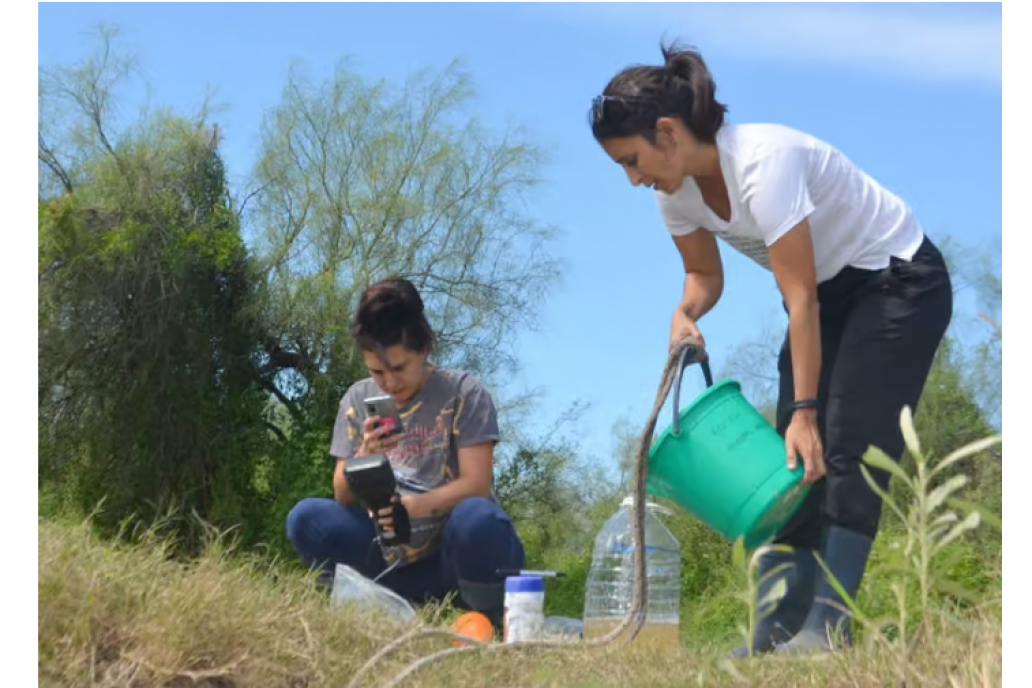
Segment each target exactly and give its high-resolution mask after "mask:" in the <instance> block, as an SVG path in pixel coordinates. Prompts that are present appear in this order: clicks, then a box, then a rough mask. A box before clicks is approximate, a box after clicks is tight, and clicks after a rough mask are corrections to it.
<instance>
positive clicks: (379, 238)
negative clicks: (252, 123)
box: [249, 64, 558, 423]
mask: <svg viewBox="0 0 1032 688" xmlns="http://www.w3.org/2000/svg"><path fill="white" fill-rule="evenodd" d="M473 95H474V94H473V89H472V85H471V81H470V78H469V76H468V75H467V74H466V73H465V72H463V71H462V70H461V69H459V68H458V67H457V66H455V65H452V66H451V67H449V68H448V69H445V70H444V71H443V72H441V73H439V74H431V73H427V72H421V73H418V74H417V75H416V76H415V77H414V78H413V79H412V80H411V81H409V82H408V83H407V84H406V85H405V86H404V88H402V89H401V90H400V91H397V92H395V91H394V90H393V89H391V88H389V87H388V86H387V85H386V84H385V83H383V82H379V83H367V82H366V81H364V80H363V79H362V78H360V77H359V76H358V75H356V74H355V73H353V72H351V71H349V70H348V69H347V68H346V65H344V64H342V65H340V66H339V67H338V69H337V70H336V71H335V73H334V74H333V75H332V76H331V77H330V78H329V79H327V80H326V81H324V82H322V83H319V84H312V83H311V82H310V81H309V80H308V79H306V78H305V77H304V76H303V74H302V73H301V71H300V70H299V69H295V70H293V71H292V72H291V74H290V75H289V77H288V80H287V84H286V86H285V87H284V90H283V100H282V102H281V103H280V105H279V106H278V107H277V108H275V109H274V110H273V111H272V112H270V114H269V115H268V116H267V117H266V119H265V121H264V124H263V127H262V149H261V155H260V159H259V162H258V164H257V168H256V170H255V175H254V176H255V183H256V188H257V191H256V192H255V196H254V205H253V208H254V210H253V212H252V213H251V214H250V215H249V217H250V219H251V221H252V222H253V226H254V230H255V236H256V250H257V252H258V255H259V257H260V260H261V262H262V265H263V267H264V270H265V272H266V275H267V279H266V283H265V286H266V289H265V299H264V303H263V307H264V309H265V317H266V319H267V322H268V324H269V328H270V339H269V341H268V343H267V345H266V352H267V354H268V362H269V365H270V369H273V370H275V371H276V375H275V376H274V378H273V380H274V382H275V384H276V385H278V386H280V387H281V388H283V392H284V395H285V396H289V397H290V398H292V399H294V400H295V403H297V404H298V405H299V406H303V405H305V404H307V403H308V402H309V401H312V402H313V404H311V405H309V408H319V409H326V410H328V411H329V410H332V409H333V407H334V403H335V402H336V400H337V399H339V398H340V395H341V393H342V389H341V388H342V387H343V386H345V384H344V383H347V382H350V380H349V376H348V375H347V374H343V371H345V370H346V369H347V368H348V365H349V360H350V358H351V357H352V354H353V352H352V351H351V345H350V338H349V336H348V334H347V323H348V322H349V319H350V316H351V313H352V312H353V309H354V307H355V305H356V300H357V295H358V293H359V292H360V291H361V290H362V289H363V288H364V287H365V286H366V285H368V284H369V283H371V282H372V281H374V280H376V279H379V278H382V277H385V276H388V275H401V276H404V277H407V278H409V279H411V280H413V281H414V282H415V284H416V285H417V287H418V288H419V289H420V291H421V293H422V294H423V297H424V300H425V302H426V306H427V312H428V316H429V319H430V321H431V323H432V324H433V325H434V326H435V328H436V330H437V332H438V335H439V339H440V351H439V355H438V358H439V361H440V362H442V363H443V364H446V365H456V366H460V367H464V368H467V369H470V370H472V371H474V372H476V373H478V374H480V375H481V376H482V377H484V378H485V380H486V381H492V380H495V379H499V378H501V377H502V376H504V375H505V374H507V373H509V372H512V371H513V369H514V367H515V355H514V351H513V348H512V345H513V343H514V339H515V334H516V333H517V332H518V331H519V329H520V328H522V327H527V326H531V325H533V323H534V322H535V315H536V308H537V306H538V304H539V303H540V301H541V299H542V297H543V296H544V295H545V294H546V293H547V291H548V289H549V288H550V287H551V286H552V285H553V284H554V283H555V280H556V279H557V277H558V264H557V262H556V261H555V260H554V259H553V258H552V257H550V256H549V255H548V254H547V253H546V250H545V249H546V247H547V245H548V243H549V242H550V241H551V239H552V238H553V237H554V229H553V228H551V227H548V226H544V225H541V224H539V223H538V222H536V221H535V220H534V219H533V218H532V217H531V216H530V215H529V213H528V209H527V206H526V200H527V198H526V195H527V193H528V192H529V191H530V190H531V189H532V188H533V187H534V186H535V184H536V183H537V181H538V178H537V174H538V168H539V167H540V165H541V162H542V159H543V158H542V154H541V151H540V150H538V149H536V148H535V147H533V146H531V145H530V144H529V143H527V142H526V141H524V140H523V139H522V138H521V137H520V136H519V135H518V133H517V132H505V133H502V134H500V135H498V134H494V133H493V132H490V131H488V130H487V129H485V128H484V127H482V126H481V125H480V124H479V123H478V122H477V121H476V120H475V119H473V118H472V117H470V116H468V115H466V114H465V109H466V108H467V106H468V105H470V103H471V101H472V98H473ZM288 389H289V391H288ZM321 415H322V416H323V417H320V419H319V422H320V423H325V422H326V421H327V420H329V419H328V418H326V417H324V416H325V414H321Z"/></svg>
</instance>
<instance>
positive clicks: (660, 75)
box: [591, 44, 727, 143]
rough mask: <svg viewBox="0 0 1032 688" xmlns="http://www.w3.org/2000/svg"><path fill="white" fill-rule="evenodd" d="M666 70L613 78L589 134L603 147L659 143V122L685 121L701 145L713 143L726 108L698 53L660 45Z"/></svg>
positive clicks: (637, 69)
mask: <svg viewBox="0 0 1032 688" xmlns="http://www.w3.org/2000/svg"><path fill="white" fill-rule="evenodd" d="M660 49H661V50H662V53H663V65H662V66H658V65H657V66H647V65H635V66H631V67H627V68H626V69H624V70H623V71H621V72H620V73H619V74H617V75H616V76H614V77H613V78H612V79H611V80H610V81H609V83H608V84H607V85H606V88H605V90H603V92H602V97H601V98H599V99H596V106H595V107H593V108H592V117H591V128H592V133H593V134H594V135H595V139H596V140H598V141H599V142H601V141H604V140H606V139H611V138H623V137H627V136H636V135H638V136H643V137H645V138H646V139H648V140H649V141H650V142H652V143H655V127H656V120H658V119H659V118H660V117H677V118H679V119H681V120H682V121H683V122H684V124H685V127H687V128H688V131H690V132H691V133H692V135H693V136H695V138H696V139H698V140H699V141H700V142H701V143H714V142H715V141H716V139H717V132H718V131H720V128H721V127H722V126H724V114H725V113H726V112H727V106H726V105H724V104H723V103H720V102H719V101H717V99H716V93H717V86H716V84H715V83H714V82H713V77H712V75H710V71H709V68H708V67H707V66H706V62H705V61H704V60H703V59H702V55H701V54H699V52H698V51H697V50H694V49H690V48H682V47H679V46H678V45H676V44H673V45H662V46H660Z"/></svg>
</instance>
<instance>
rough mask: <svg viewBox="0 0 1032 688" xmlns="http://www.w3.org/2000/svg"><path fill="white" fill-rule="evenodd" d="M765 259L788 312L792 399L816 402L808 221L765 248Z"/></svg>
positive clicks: (817, 329)
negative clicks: (793, 386) (793, 384)
mask: <svg viewBox="0 0 1032 688" xmlns="http://www.w3.org/2000/svg"><path fill="white" fill-rule="evenodd" d="M768 256H769V258H770V266H771V269H772V270H773V272H774V279H775V280H776V281H777V283H778V289H779V290H780V291H781V296H782V298H783V299H784V300H785V307H786V308H787V309H788V337H789V341H790V342H791V343H792V344H791V351H792V377H793V380H794V382H795V399H796V401H799V400H802V399H816V398H817V385H818V381H819V379H820V374H821V363H822V361H821V324H820V305H819V304H818V302H817V270H816V267H815V266H814V261H813V241H812V239H811V237H810V221H809V220H803V221H802V222H800V223H799V224H798V225H796V226H795V227H793V228H792V229H791V230H789V231H788V232H787V233H785V234H784V235H783V236H782V237H781V238H780V239H778V240H777V241H776V242H775V243H774V244H773V245H772V246H771V247H770V248H769V249H768ZM807 412H809V411H807Z"/></svg>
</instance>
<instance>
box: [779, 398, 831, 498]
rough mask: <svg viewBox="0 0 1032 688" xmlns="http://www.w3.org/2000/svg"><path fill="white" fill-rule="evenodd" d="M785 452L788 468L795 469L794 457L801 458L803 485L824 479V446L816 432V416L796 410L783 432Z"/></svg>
mask: <svg viewBox="0 0 1032 688" xmlns="http://www.w3.org/2000/svg"><path fill="white" fill-rule="evenodd" d="M785 452H786V454H787V457H786V459H787V461H788V467H789V469H791V470H794V469H795V467H796V462H797V459H796V455H797V454H798V455H799V456H801V457H802V459H803V466H804V468H805V470H806V472H805V473H804V474H803V484H804V485H812V484H813V483H815V482H817V481H818V480H820V479H821V478H823V477H824V445H823V444H822V443H821V435H820V433H819V432H818V431H817V414H816V413H815V412H813V411H810V410H798V411H796V412H795V414H794V415H793V416H792V422H791V424H789V426H788V430H787V431H786V432H785Z"/></svg>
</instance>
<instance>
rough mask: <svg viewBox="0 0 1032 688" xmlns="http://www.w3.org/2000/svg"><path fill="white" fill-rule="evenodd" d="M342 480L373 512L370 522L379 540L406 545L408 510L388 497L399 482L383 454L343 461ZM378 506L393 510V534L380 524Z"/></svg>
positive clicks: (396, 489)
mask: <svg viewBox="0 0 1032 688" xmlns="http://www.w3.org/2000/svg"><path fill="white" fill-rule="evenodd" d="M344 479H345V480H347V481H348V487H349V488H350V489H351V492H352V493H354V495H355V497H356V498H357V499H358V502H359V504H361V505H362V507H363V508H364V509H366V510H367V511H371V512H373V515H374V518H373V525H374V526H375V527H376V535H377V537H378V538H379V539H380V543H381V544H383V545H385V546H387V547H393V546H395V545H403V544H406V543H407V542H408V541H409V540H410V539H411V537H412V525H411V523H410V522H409V516H408V511H407V510H406V509H405V507H404V506H402V505H401V504H400V503H398V504H395V503H393V502H392V501H391V500H392V499H393V497H394V496H395V495H396V494H398V485H397V482H396V481H395V479H394V469H393V468H391V462H390V460H389V459H388V458H387V456H386V455H385V454H370V455H368V456H359V457H356V458H354V459H351V460H349V461H346V462H344ZM381 509H392V511H393V513H392V519H393V522H394V523H393V530H394V532H393V534H391V535H387V534H385V533H384V532H383V530H382V529H381V526H380V521H379V513H380V510H381Z"/></svg>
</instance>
